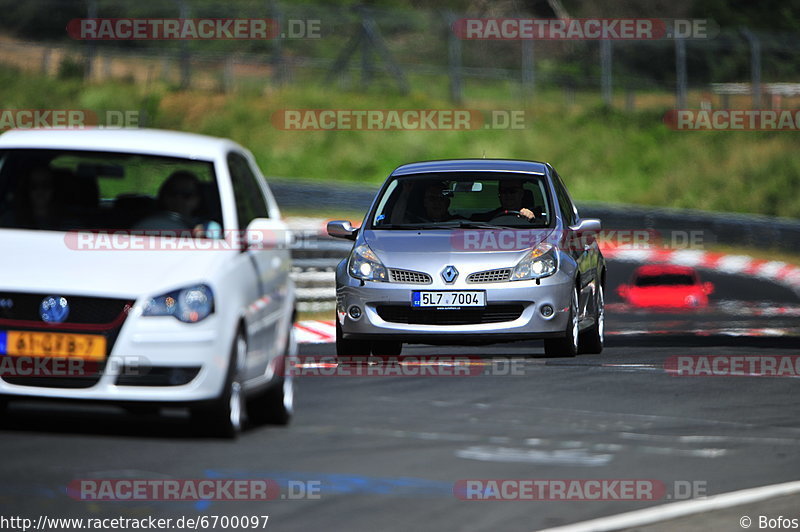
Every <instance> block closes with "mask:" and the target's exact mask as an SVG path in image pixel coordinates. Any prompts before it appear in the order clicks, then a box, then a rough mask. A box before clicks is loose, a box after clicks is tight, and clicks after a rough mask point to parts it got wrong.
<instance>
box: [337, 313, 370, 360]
mask: <svg viewBox="0 0 800 532" xmlns="http://www.w3.org/2000/svg"><path fill="white" fill-rule="evenodd" d="M371 350H372V346H371V344H370V342H368V341H366V340H348V339H345V338H343V337H342V326H341V324H340V323H339V320H336V358H337V359H338V360H339V362H343V363H357V364H361V363H366V362H367V360H368V359H369V354H370V351H371Z"/></svg>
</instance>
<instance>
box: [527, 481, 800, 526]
mask: <svg viewBox="0 0 800 532" xmlns="http://www.w3.org/2000/svg"><path fill="white" fill-rule="evenodd" d="M795 493H800V481H792V482H784V483H782V484H771V485H768V486H760V487H758V488H749V489H744V490H739V491H732V492H728V493H721V494H719V495H712V496H710V497H706V498H703V499H693V500H690V501H680V502H672V503H668V504H662V505H660V506H656V507H653V508H645V509H643V510H635V511H633V512H626V513H622V514H617V515H610V516H608V517H600V518H598V519H591V520H589V521H582V522H580V523H572V524H569V525H564V526H559V527H555V528H546V529H541V530H540V531H539V532H590V531H591V532H604V531H607V530H622V529H625V528H633V527H637V526H643V525H649V524H652V523H658V522H661V521H667V520H670V519H677V518H679V517H685V516H688V515H695V514H699V513H704V512H710V511H713V510H721V509H723V508H733V507H735V506H741V505H743V504H750V503H753V502H758V501H763V500H766V499H772V498H775V497H782V496H785V495H792V494H795Z"/></svg>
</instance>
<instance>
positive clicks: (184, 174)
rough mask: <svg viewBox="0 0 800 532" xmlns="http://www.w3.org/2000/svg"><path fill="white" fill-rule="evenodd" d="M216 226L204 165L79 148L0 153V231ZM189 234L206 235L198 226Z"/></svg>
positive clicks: (214, 193) (213, 187) (215, 195)
mask: <svg viewBox="0 0 800 532" xmlns="http://www.w3.org/2000/svg"><path fill="white" fill-rule="evenodd" d="M221 223H222V215H221V208H220V201H219V192H218V188H217V184H216V178H215V174H214V165H213V163H211V162H208V161H196V160H189V159H180V158H170V157H156V156H151V155H141V154H122V153H105V152H86V151H65V150H4V151H0V227H2V228H16V229H33V230H48V231H71V230H81V229H90V230H91V229H96V230H107V229H108V230H161V229H164V230H175V229H196V228H201V227H211V226H214V224H218V225H219V224H221ZM215 227H216V226H215ZM194 234H195V235H196V236H207V235H202V234H201V231H200V230H199V229H198V230H197V231H195V232H194Z"/></svg>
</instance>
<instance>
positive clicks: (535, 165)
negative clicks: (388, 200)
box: [392, 159, 547, 176]
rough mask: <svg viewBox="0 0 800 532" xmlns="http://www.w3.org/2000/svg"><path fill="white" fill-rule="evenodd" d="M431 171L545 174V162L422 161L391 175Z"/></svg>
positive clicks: (405, 166)
mask: <svg viewBox="0 0 800 532" xmlns="http://www.w3.org/2000/svg"><path fill="white" fill-rule="evenodd" d="M432 172H520V173H527V174H538V175H545V173H546V172H547V170H546V166H545V163H541V162H537V161H518V160H514V159H448V160H443V161H423V162H418V163H410V164H404V165H402V166H398V167H397V168H396V169H395V171H394V172H392V176H401V175H411V174H424V173H432Z"/></svg>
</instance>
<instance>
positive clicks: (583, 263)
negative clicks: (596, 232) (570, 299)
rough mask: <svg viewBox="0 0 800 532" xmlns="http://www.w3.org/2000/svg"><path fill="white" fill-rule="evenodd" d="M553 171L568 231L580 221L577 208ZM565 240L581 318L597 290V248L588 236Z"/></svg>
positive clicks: (560, 209)
mask: <svg viewBox="0 0 800 532" xmlns="http://www.w3.org/2000/svg"><path fill="white" fill-rule="evenodd" d="M551 170H552V172H553V185H554V187H555V189H556V198H557V199H558V208H559V211H560V213H561V219H562V220H563V221H564V225H565V227H564V230H565V231H568V230H569V227H570V226H574V225H576V224H577V223H578V222H579V221H580V217H579V216H578V209H577V208H576V207H575V204H574V203H573V202H572V198H570V196H569V192H567V188H566V187H565V186H564V183H563V182H562V181H561V178H560V177H559V175H558V173H557V172H556V171H555V169H552V168H551ZM566 241H567V242H569V245H568V248H569V253H570V255H571V256H572V257H573V258H574V259H575V262H576V263H577V264H578V272H579V273H578V275H579V285H580V290H579V294H578V302H579V308H580V315H581V318H583V317H585V316H586V315H587V314H588V313H589V312H593V302H594V294H595V291H596V290H597V263H598V260H599V249H598V245H597V240H596V239H594V238H588V235H587V236H584V235H573V234H570V235H566Z"/></svg>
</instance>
